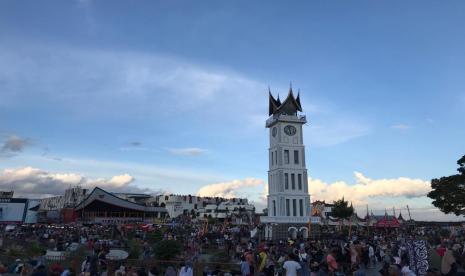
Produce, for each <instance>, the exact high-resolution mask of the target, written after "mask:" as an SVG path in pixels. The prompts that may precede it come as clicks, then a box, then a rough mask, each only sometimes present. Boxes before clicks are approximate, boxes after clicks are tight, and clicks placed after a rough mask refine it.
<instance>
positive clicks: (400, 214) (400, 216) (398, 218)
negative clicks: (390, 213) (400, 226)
mask: <svg viewBox="0 0 465 276" xmlns="http://www.w3.org/2000/svg"><path fill="white" fill-rule="evenodd" d="M397 220H404V218H403V217H402V212H400V213H399V217H397Z"/></svg>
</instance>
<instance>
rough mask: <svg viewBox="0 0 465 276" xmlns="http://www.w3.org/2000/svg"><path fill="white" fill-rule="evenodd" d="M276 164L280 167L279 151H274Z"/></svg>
mask: <svg viewBox="0 0 465 276" xmlns="http://www.w3.org/2000/svg"><path fill="white" fill-rule="evenodd" d="M274 164H275V165H278V151H277V150H275V151H274Z"/></svg>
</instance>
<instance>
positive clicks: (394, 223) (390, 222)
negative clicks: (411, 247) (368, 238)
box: [375, 217, 400, 228]
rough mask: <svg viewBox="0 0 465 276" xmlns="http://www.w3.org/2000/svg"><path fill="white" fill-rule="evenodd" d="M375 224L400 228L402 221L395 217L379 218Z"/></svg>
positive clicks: (381, 226) (382, 226)
mask: <svg viewBox="0 0 465 276" xmlns="http://www.w3.org/2000/svg"><path fill="white" fill-rule="evenodd" d="M375 226H376V227H379V228H398V227H400V223H399V221H398V220H397V219H396V218H395V217H391V218H383V219H380V220H378V221H377V222H376V224H375Z"/></svg>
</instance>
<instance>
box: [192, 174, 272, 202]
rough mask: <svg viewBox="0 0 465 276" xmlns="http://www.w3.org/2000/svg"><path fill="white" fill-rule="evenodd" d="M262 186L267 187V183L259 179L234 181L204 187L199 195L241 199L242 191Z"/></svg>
mask: <svg viewBox="0 0 465 276" xmlns="http://www.w3.org/2000/svg"><path fill="white" fill-rule="evenodd" d="M260 185H265V182H264V181H263V180H262V179H257V178H246V179H243V180H233V181H229V182H221V183H215V184H210V185H206V186H203V187H202V188H200V189H199V191H198V192H197V195H198V196H211V197H225V198H233V197H241V195H240V190H242V189H245V188H251V187H256V186H260Z"/></svg>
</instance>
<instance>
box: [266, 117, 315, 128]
mask: <svg viewBox="0 0 465 276" xmlns="http://www.w3.org/2000/svg"><path fill="white" fill-rule="evenodd" d="M278 121H280V122H289V123H301V124H305V123H307V117H306V116H305V115H297V116H296V115H284V114H275V115H272V116H271V117H270V118H268V120H266V127H268V128H269V127H272V126H273V125H274V124H275V123H277V122H278Z"/></svg>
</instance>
